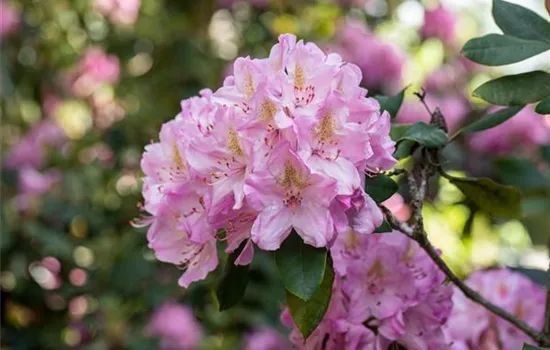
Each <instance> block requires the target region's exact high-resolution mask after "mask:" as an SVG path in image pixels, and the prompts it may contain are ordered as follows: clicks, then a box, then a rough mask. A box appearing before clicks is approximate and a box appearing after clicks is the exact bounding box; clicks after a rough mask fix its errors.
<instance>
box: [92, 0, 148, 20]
mask: <svg viewBox="0 0 550 350" xmlns="http://www.w3.org/2000/svg"><path fill="white" fill-rule="evenodd" d="M94 7H95V9H96V10H97V11H99V12H101V13H102V14H103V15H105V16H107V17H109V18H110V19H111V21H112V22H113V23H115V24H122V25H132V24H134V23H135V22H136V20H137V17H138V15H139V9H140V7H141V0H95V2H94Z"/></svg>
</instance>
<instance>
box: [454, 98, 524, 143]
mask: <svg viewBox="0 0 550 350" xmlns="http://www.w3.org/2000/svg"><path fill="white" fill-rule="evenodd" d="M522 108H523V106H518V107H508V108H504V109H501V110H499V111H497V112H495V113H492V114H489V115H488V116H486V117H485V118H481V119H478V120H476V121H475V122H473V123H472V124H470V125H468V126H466V127H464V128H462V129H460V130H459V131H458V132H457V135H458V134H470V133H473V132H478V131H483V130H487V129H490V128H493V127H495V126H497V125H499V124H502V123H504V122H505V121H507V120H508V119H510V118H512V117H513V116H514V115H516V114H517V113H518V112H519V111H520V110H521V109H522ZM453 137H455V136H453Z"/></svg>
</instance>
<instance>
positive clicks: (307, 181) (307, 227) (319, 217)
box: [244, 143, 336, 250]
mask: <svg viewBox="0 0 550 350" xmlns="http://www.w3.org/2000/svg"><path fill="white" fill-rule="evenodd" d="M244 192H245V194H246V195H247V198H248V201H249V203H250V205H251V206H252V207H253V208H254V209H255V210H257V211H258V212H259V215H258V218H257V219H256V221H255V222H254V226H252V232H251V234H252V240H253V241H254V242H255V243H256V244H258V246H259V247H260V248H262V249H265V250H276V249H278V248H279V246H280V245H281V243H282V241H283V240H284V239H285V238H286V237H287V236H288V234H289V233H290V230H291V229H292V228H294V229H295V230H296V232H298V234H299V235H300V236H301V237H302V238H303V240H304V242H305V243H307V244H310V245H313V246H315V247H324V246H326V244H327V242H328V241H329V240H330V239H331V238H332V235H333V232H334V231H333V222H332V217H331V215H330V212H329V205H330V202H331V201H332V199H334V197H335V196H336V181H334V180H332V179H328V178H326V177H323V176H320V175H317V174H313V173H311V171H310V170H309V169H308V168H307V166H306V165H305V164H304V163H303V162H302V161H301V160H300V158H298V156H297V155H296V153H295V152H294V151H293V150H292V149H291V148H290V145H289V144H288V143H285V144H282V145H281V146H280V147H278V148H276V149H275V150H273V153H272V154H271V157H270V159H269V160H268V163H267V166H266V169H264V170H260V171H257V172H254V173H252V174H251V175H250V177H249V178H248V179H247V180H246V182H245V187H244Z"/></svg>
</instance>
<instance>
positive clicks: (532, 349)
mask: <svg viewBox="0 0 550 350" xmlns="http://www.w3.org/2000/svg"><path fill="white" fill-rule="evenodd" d="M522 350H549V349H548V348H543V347H539V346H534V345H529V344H523V348H522Z"/></svg>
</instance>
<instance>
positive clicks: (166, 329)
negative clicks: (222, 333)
mask: <svg viewBox="0 0 550 350" xmlns="http://www.w3.org/2000/svg"><path fill="white" fill-rule="evenodd" d="M147 331H148V333H149V335H150V336H153V337H158V338H160V343H159V349H161V350H193V349H198V348H199V344H200V342H201V340H202V328H201V326H200V324H199V322H198V321H197V319H196V318H195V316H194V315H193V311H192V310H191V309H190V308H189V307H187V306H185V305H181V304H178V303H174V302H166V303H164V304H163V305H161V306H160V307H159V308H157V309H156V310H155V312H154V314H153V316H152V317H151V319H150V320H149V325H148V327H147Z"/></svg>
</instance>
